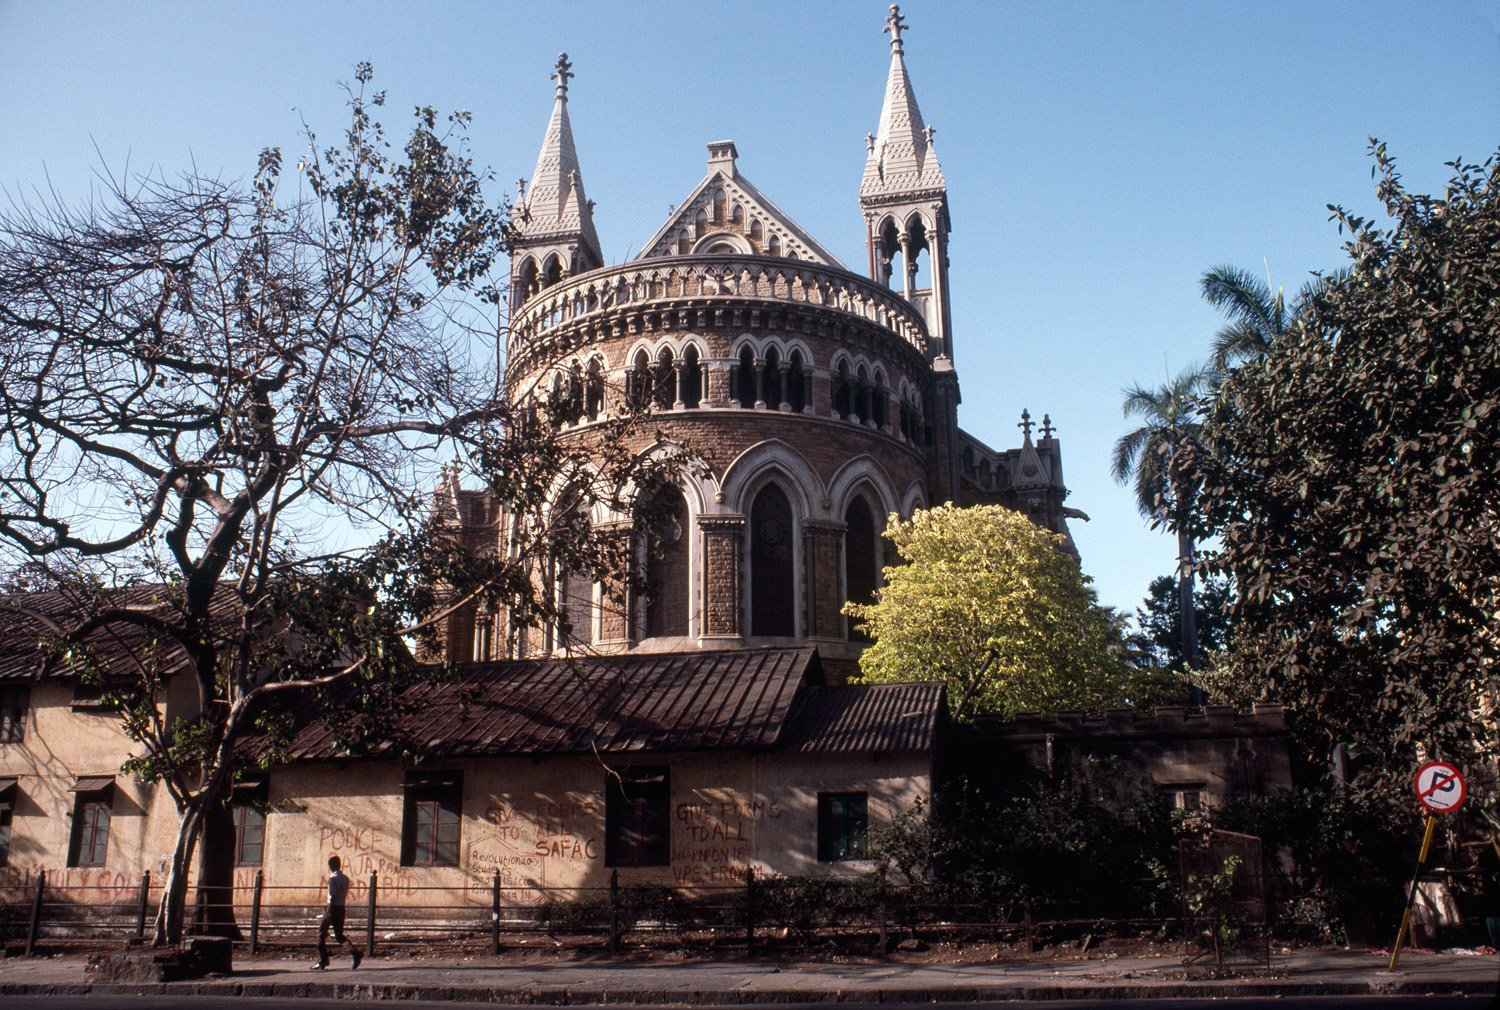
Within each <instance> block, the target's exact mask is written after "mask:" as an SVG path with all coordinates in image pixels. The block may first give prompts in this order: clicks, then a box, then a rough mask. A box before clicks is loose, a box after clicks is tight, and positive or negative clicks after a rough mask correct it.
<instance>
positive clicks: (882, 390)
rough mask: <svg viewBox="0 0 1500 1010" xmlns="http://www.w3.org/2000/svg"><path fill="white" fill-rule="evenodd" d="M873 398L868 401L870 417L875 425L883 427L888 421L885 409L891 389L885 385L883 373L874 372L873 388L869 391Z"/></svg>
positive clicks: (888, 402)
mask: <svg viewBox="0 0 1500 1010" xmlns="http://www.w3.org/2000/svg"><path fill="white" fill-rule="evenodd" d="M871 395H872V396H873V398H874V399H873V400H872V401H871V403H870V419H871V420H873V421H874V422H875V427H877V428H884V427H885V426H886V425H887V424H888V423H889V422H890V417H889V416H888V415H887V409H888V406H889V404H890V399H891V391H890V390H889V389H887V388H886V385H885V373H884V372H876V373H875V388H874V389H873V390H872V391H871Z"/></svg>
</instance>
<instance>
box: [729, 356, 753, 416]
mask: <svg viewBox="0 0 1500 1010" xmlns="http://www.w3.org/2000/svg"><path fill="white" fill-rule="evenodd" d="M734 377H735V387H736V388H735V391H734V392H735V399H736V400H739V401H740V406H741V407H753V406H755V401H756V400H757V399H758V397H757V396H756V395H755V355H754V354H753V353H751V351H750V348H748V347H744V348H741V349H740V367H739V368H738V369H737V370H736V372H735V376H734Z"/></svg>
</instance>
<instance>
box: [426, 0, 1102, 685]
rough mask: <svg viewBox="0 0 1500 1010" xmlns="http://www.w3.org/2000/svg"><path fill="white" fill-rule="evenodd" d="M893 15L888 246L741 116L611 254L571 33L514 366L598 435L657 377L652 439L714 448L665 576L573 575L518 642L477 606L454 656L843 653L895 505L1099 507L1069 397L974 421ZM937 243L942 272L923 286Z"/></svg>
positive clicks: (513, 311) (531, 217)
mask: <svg viewBox="0 0 1500 1010" xmlns="http://www.w3.org/2000/svg"><path fill="white" fill-rule="evenodd" d="M888 21H889V24H888V27H887V28H886V31H887V32H889V33H890V35H891V55H890V72H889V76H888V79H887V84H886V92H885V102H884V105H883V107H882V109H881V112H880V121H879V126H878V128H877V130H876V132H875V133H873V134H871V135H869V136H867V137H866V138H865V143H866V146H867V148H868V157H867V160H866V164H865V170H864V177H863V180H862V181H861V183H860V188H859V194H858V196H859V206H860V208H861V210H862V212H863V214H864V219H865V226H866V237H867V253H868V259H867V262H866V263H864V264H862V267H863V272H857V271H855V270H851V269H850V268H849V267H847V266H846V265H845V264H843V263H842V262H840V261H839V259H838V258H837V257H836V256H834V254H833V253H832V252H830V251H829V250H828V249H827V248H825V247H824V246H823V245H822V244H821V243H819V242H818V241H817V239H815V238H813V237H812V236H811V235H809V234H807V232H805V231H804V230H803V229H802V228H800V227H799V226H798V225H797V223H796V222H795V221H793V220H792V219H791V218H790V217H788V216H787V215H786V214H785V213H784V212H783V211H782V210H781V209H780V208H779V207H777V205H776V204H775V203H773V202H772V201H771V200H770V199H769V198H768V197H767V196H766V195H765V194H763V193H761V191H760V190H758V189H757V188H756V187H755V186H754V185H753V184H752V183H751V182H750V180H749V179H747V178H746V177H745V176H744V175H742V174H741V172H740V170H739V167H738V160H737V159H738V151H737V150H736V148H735V145H734V144H733V142H731V141H727V140H725V141H716V142H714V143H710V144H709V145H708V169H707V174H706V175H705V176H704V178H703V181H702V182H700V183H699V184H698V186H697V188H696V189H694V190H693V191H692V192H691V193H690V194H688V195H687V197H686V198H685V199H684V200H682V202H681V203H680V204H679V205H678V207H677V209H676V210H675V212H674V213H673V214H672V215H671V217H670V218H669V219H668V220H667V221H666V222H665V223H664V224H663V225H662V226H661V229H660V230H659V231H658V232H657V233H656V234H655V235H654V236H652V237H651V239H650V240H649V241H647V242H646V243H645V245H644V247H643V248H644V251H643V252H641V254H640V255H639V256H636V257H635V258H634V259H632V260H629V261H628V262H625V263H621V264H617V265H613V266H606V265H605V264H604V262H603V256H602V254H601V253H600V246H599V239H598V236H597V234H596V232H595V225H594V214H593V204H592V202H591V201H589V200H588V199H587V197H586V196H585V194H584V188H583V173H582V168H581V165H580V162H579V158H578V155H577V152H576V150H575V148H574V143H573V133H572V128H571V126H570V124H569V120H568V93H569V87H568V82H569V79H570V78H571V77H572V76H573V75H572V73H571V71H570V65H569V63H568V61H567V58H566V56H563V57H560V58H559V60H558V62H557V72H556V74H555V75H554V80H555V81H556V82H557V83H556V96H555V99H554V103H553V108H552V118H551V121H550V122H549V123H548V126H547V132H546V136H545V138H544V140H543V142H542V149H541V154H540V156H539V157H538V159H537V163H536V169H535V171H534V172H533V173H532V177H531V180H530V184H529V186H528V185H526V184H525V181H524V180H523V182H522V186H521V193H520V196H519V198H518V201H517V205H516V207H515V218H514V224H515V227H516V230H517V234H518V238H517V241H516V243H515V248H514V252H513V254H512V273H511V286H510V298H509V302H510V328H509V333H508V337H507V338H506V346H505V347H504V352H505V353H504V360H505V366H504V376H503V380H504V387H505V389H506V390H507V393H508V395H509V396H511V397H512V398H513V399H515V400H517V401H520V400H522V399H524V398H526V397H540V398H546V397H550V398H552V399H553V401H554V403H557V402H561V403H563V404H564V405H565V407H566V412H565V418H566V420H565V422H564V423H566V424H568V426H569V427H570V428H572V429H576V431H577V433H578V437H579V438H588V437H589V433H590V431H591V429H592V430H594V431H596V432H597V431H599V430H601V426H602V425H603V424H604V423H605V422H607V421H608V420H609V419H611V418H614V417H618V416H619V415H620V414H621V413H622V412H623V411H624V409H625V404H624V403H623V402H622V401H623V400H624V399H625V398H627V397H632V396H633V397H641V398H646V397H649V398H651V399H652V400H653V401H654V405H655V410H656V412H655V414H654V416H653V417H652V423H651V425H650V428H651V431H652V433H653V435H656V434H658V433H659V435H660V438H661V441H659V442H653V443H646V442H642V443H641V444H640V445H638V446H635V447H634V448H636V449H637V450H638V451H639V452H641V453H652V452H665V451H671V450H673V449H677V450H685V451H686V452H688V453H689V454H690V455H691V457H692V458H693V460H694V461H695V463H696V464H697V465H696V466H695V467H693V468H691V472H684V473H683V474H682V475H681V478H680V486H679V487H678V488H676V489H674V490H672V491H670V492H669V496H670V497H671V499H672V500H671V501H669V502H667V503H665V504H666V506H667V508H668V509H669V510H671V511H675V512H676V514H677V515H678V516H679V517H680V521H679V522H676V523H673V524H671V533H670V538H671V539H672V543H670V544H668V545H667V546H666V548H665V550H664V551H655V552H651V553H652V556H651V557H649V558H647V557H646V556H645V552H643V555H642V557H643V562H642V563H643V564H645V565H648V566H650V570H649V571H647V572H645V573H644V574H645V575H646V576H647V581H648V582H649V584H650V585H651V586H652V591H651V592H650V593H649V594H643V595H642V598H640V599H637V600H634V601H632V602H631V604H630V605H629V606H628V607H624V608H622V607H617V606H608V605H605V600H604V594H602V593H601V592H600V590H599V589H598V588H597V587H594V588H592V589H591V588H590V587H587V586H572V587H569V588H568V589H567V593H568V604H569V607H570V610H571V613H570V616H571V617H572V621H571V623H572V625H573V627H574V629H575V631H574V634H575V637H576V638H578V639H580V640H581V641H575V642H566V643H565V642H562V641H558V640H556V639H555V638H554V637H552V636H537V635H533V636H532V640H531V641H530V642H525V641H522V642H521V643H520V644H519V645H518V644H517V643H516V640H515V637H514V636H513V635H512V636H510V637H507V636H506V635H505V634H504V633H503V631H504V629H496V628H494V627H492V626H490V625H489V624H488V623H487V622H488V621H489V619H488V618H487V617H485V616H484V615H466V616H464V617H462V618H460V619H457V620H456V621H455V622H454V623H453V624H452V626H451V627H450V629H449V651H450V654H451V655H452V656H453V658H455V659H469V658H473V659H477V660H484V659H490V658H499V657H500V656H502V655H510V656H525V655H545V654H549V653H556V652H559V651H562V650H563V649H564V648H565V647H566V648H569V649H571V650H572V651H584V652H593V653H619V652H626V651H678V650H696V649H726V648H727V649H735V648H754V647H763V646H778V647H781V646H792V645H808V644H810V645H813V646H815V647H816V648H817V649H818V651H819V653H820V655H821V656H822V658H823V662H824V664H825V667H826V669H827V670H828V672H829V673H830V675H832V676H834V677H835V678H838V677H841V676H843V675H846V674H848V673H850V672H852V671H853V670H854V668H855V661H856V658H857V656H858V653H859V650H860V648H861V644H860V643H859V642H858V641H856V640H855V639H856V638H857V635H856V633H855V631H854V629H852V628H851V626H850V621H849V619H848V618H847V617H845V616H844V615H843V613H842V610H843V606H844V603H845V602H846V601H848V600H856V601H863V600H867V599H869V598H871V597H872V596H873V594H874V592H875V591H876V589H877V588H878V584H879V581H880V578H881V571H882V569H883V567H884V563H885V561H886V557H885V553H884V549H883V547H882V544H883V541H882V538H881V530H882V528H883V526H884V523H885V517H886V516H888V515H890V514H891V513H899V514H901V515H903V516H905V515H910V514H911V512H912V511H913V510H914V509H917V508H922V507H924V506H928V505H933V504H938V503H941V502H947V501H952V502H957V503H960V504H975V503H991V502H993V503H1000V504H1004V505H1007V506H1009V507H1011V508H1014V509H1017V510H1019V511H1021V512H1023V513H1024V514H1026V515H1028V516H1030V517H1031V518H1032V519H1033V520H1034V521H1035V522H1037V523H1038V524H1040V525H1042V526H1045V527H1048V528H1050V529H1053V530H1055V531H1057V532H1058V533H1061V534H1064V535H1066V534H1067V527H1066V519H1065V517H1066V516H1068V515H1073V516H1079V515H1081V513H1077V512H1075V511H1074V510H1072V509H1067V508H1065V507H1064V506H1063V499H1064V497H1065V496H1066V495H1067V489H1066V488H1065V486H1064V484H1063V476H1062V459H1061V450H1060V446H1059V443H1058V440H1057V438H1056V437H1055V436H1054V433H1053V429H1052V427H1051V425H1050V422H1049V421H1047V420H1044V421H1043V424H1042V427H1041V430H1040V432H1039V436H1040V437H1039V438H1038V439H1036V440H1035V441H1033V440H1032V437H1031V428H1032V424H1031V422H1030V418H1029V416H1028V415H1026V414H1024V413H1023V415H1022V416H1023V421H1024V424H1023V427H1024V429H1025V436H1024V441H1023V442H1022V444H1021V446H1020V447H1019V448H1014V449H1010V450H1006V451H996V450H994V449H991V448H989V447H988V446H987V445H985V444H984V443H983V442H981V441H979V440H978V439H977V438H975V437H974V436H972V435H970V434H968V433H967V432H965V431H963V430H962V429H960V428H959V427H958V404H959V384H958V374H957V371H956V370H955V367H954V361H955V346H954V345H955V338H954V334H953V328H952V313H951V311H950V308H949V283H948V256H947V249H948V235H949V231H950V227H951V225H950V219H949V209H948V196H947V186H946V183H945V181H944V178H943V172H942V169H941V167H940V166H939V164H938V157H937V152H936V151H935V149H934V147H933V144H932V134H933V131H932V129H931V128H929V127H926V126H925V125H924V124H923V121H922V114H921V112H920V111H919V109H918V108H917V101H916V97H915V95H914V94H913V91H912V87H911V83H910V80H909V78H908V76H907V69H906V62H905V56H904V54H903V51H902V48H903V47H902V38H901V35H902V31H903V28H904V25H903V23H902V19H901V17H900V14H899V12H897V11H896V10H895V8H892V16H891V17H890V18H889V19H888ZM850 139H851V141H852V140H853V138H850ZM852 195H853V194H851V196H852ZM852 202H853V201H852V200H851V204H852ZM924 256H925V257H927V258H928V262H927V276H930V277H931V279H932V283H931V287H930V288H923V289H917V288H915V287H914V281H915V278H916V276H917V272H918V264H919V261H920V260H921V258H922V257H924ZM445 494H447V495H449V496H450V500H449V507H450V508H451V509H452V514H454V515H455V516H459V517H462V518H464V519H466V520H468V521H469V526H470V530H469V533H470V537H471V542H483V541H484V540H485V539H486V537H491V538H495V539H498V536H499V528H500V524H499V523H498V521H497V517H495V516H494V515H493V513H492V512H491V511H489V510H487V509H486V507H485V504H484V502H483V501H482V500H481V498H480V497H479V496H478V495H477V494H476V493H472V492H470V493H464V492H459V491H457V490H456V489H453V488H449V489H447V490H446V491H445ZM621 518H622V517H619V516H605V515H597V516H594V517H593V519H594V520H595V521H599V522H619V521H621ZM487 524H488V525H487ZM486 531H488V532H486ZM1069 549H1071V541H1069ZM657 555H661V556H657Z"/></svg>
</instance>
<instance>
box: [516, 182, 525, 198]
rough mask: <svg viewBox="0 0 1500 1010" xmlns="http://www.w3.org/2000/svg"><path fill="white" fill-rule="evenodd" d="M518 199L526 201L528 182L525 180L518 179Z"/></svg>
mask: <svg viewBox="0 0 1500 1010" xmlns="http://www.w3.org/2000/svg"><path fill="white" fill-rule="evenodd" d="M516 199H517V200H524V199H526V180H525V179H517V180H516Z"/></svg>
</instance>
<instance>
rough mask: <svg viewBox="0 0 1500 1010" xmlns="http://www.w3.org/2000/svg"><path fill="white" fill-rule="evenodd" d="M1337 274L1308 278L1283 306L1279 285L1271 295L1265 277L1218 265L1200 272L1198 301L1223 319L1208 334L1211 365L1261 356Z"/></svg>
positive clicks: (1221, 366)
mask: <svg viewBox="0 0 1500 1010" xmlns="http://www.w3.org/2000/svg"><path fill="white" fill-rule="evenodd" d="M1343 274H1344V271H1339V272H1337V273H1334V274H1330V275H1328V276H1323V277H1316V278H1314V279H1313V280H1311V281H1309V282H1308V283H1306V284H1304V285H1302V287H1301V289H1300V290H1299V291H1298V292H1297V297H1296V298H1295V299H1293V300H1292V303H1291V305H1290V306H1288V305H1287V301H1286V294H1285V292H1284V291H1283V290H1282V289H1281V288H1277V289H1276V292H1275V294H1272V293H1271V284H1270V281H1269V279H1267V280H1264V281H1263V280H1261V279H1260V278H1259V277H1256V276H1254V275H1252V274H1251V273H1250V272H1249V271H1248V270H1241V269H1240V268H1239V267H1230V266H1219V267H1214V268H1213V269H1212V270H1209V271H1207V272H1206V273H1204V275H1203V279H1202V280H1201V281H1200V282H1199V283H1200V285H1201V286H1202V290H1203V299H1204V301H1206V302H1208V304H1210V305H1212V306H1213V307H1214V308H1216V309H1218V310H1219V311H1220V312H1223V313H1224V315H1226V316H1228V317H1229V322H1228V323H1227V324H1226V325H1225V326H1224V328H1223V329H1221V330H1219V332H1218V333H1216V334H1214V355H1213V367H1214V369H1215V370H1216V371H1220V372H1222V371H1223V370H1224V369H1226V368H1228V367H1229V366H1230V365H1233V364H1237V363H1245V362H1252V361H1259V360H1261V359H1262V358H1264V357H1265V356H1266V355H1267V354H1269V353H1270V352H1271V349H1272V348H1274V347H1275V346H1276V345H1277V344H1278V343H1280V342H1281V339H1282V338H1283V337H1285V336H1286V335H1287V333H1288V332H1290V331H1291V329H1292V327H1293V326H1295V325H1296V322H1297V319H1298V317H1299V316H1300V315H1301V314H1302V311H1303V309H1304V308H1305V307H1306V306H1307V305H1308V303H1309V302H1311V301H1312V299H1313V298H1314V297H1316V296H1317V294H1318V293H1319V292H1320V291H1322V290H1323V289H1324V288H1325V287H1327V286H1328V285H1329V284H1332V283H1335V282H1337V281H1338V280H1339V278H1340V277H1342V276H1343Z"/></svg>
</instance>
